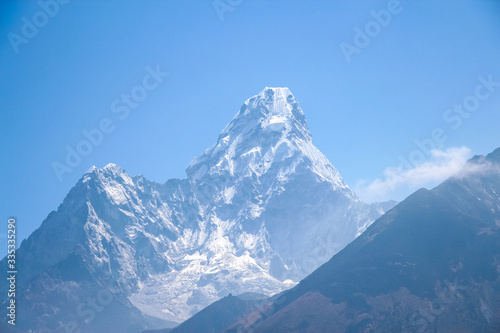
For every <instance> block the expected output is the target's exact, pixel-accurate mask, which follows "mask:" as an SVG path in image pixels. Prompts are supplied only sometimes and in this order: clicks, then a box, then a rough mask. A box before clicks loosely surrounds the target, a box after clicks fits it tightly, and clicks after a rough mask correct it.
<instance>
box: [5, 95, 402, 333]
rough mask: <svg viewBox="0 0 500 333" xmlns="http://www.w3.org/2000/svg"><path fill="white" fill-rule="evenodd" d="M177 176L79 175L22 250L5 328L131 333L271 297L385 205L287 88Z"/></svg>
mask: <svg viewBox="0 0 500 333" xmlns="http://www.w3.org/2000/svg"><path fill="white" fill-rule="evenodd" d="M186 172H187V178H186V179H171V180H169V181H167V182H166V183H164V184H159V183H155V182H152V181H149V180H147V179H145V178H144V177H142V176H133V177H132V176H130V175H128V174H127V173H126V172H125V171H124V170H122V169H121V168H120V167H119V166H117V165H114V164H109V165H107V166H105V167H104V168H102V169H98V168H95V167H93V168H91V169H90V170H89V171H88V172H86V173H85V174H84V175H83V177H82V178H81V179H80V180H79V182H78V183H77V184H76V185H75V186H74V187H73V189H72V190H71V191H70V192H69V193H68V195H67V197H66V198H65V199H64V201H63V203H62V204H61V205H60V206H59V208H58V210H57V211H55V212H51V213H50V214H49V215H48V217H47V218H46V219H45V220H44V221H43V223H42V225H41V226H40V228H38V229H37V230H36V231H35V232H33V234H32V235H31V236H30V237H29V238H28V239H27V240H26V241H24V242H23V243H22V244H21V247H20V249H19V251H18V263H17V265H18V267H22V268H23V269H22V271H21V270H20V272H19V274H18V288H19V290H18V295H17V300H18V312H19V314H21V313H22V320H21V319H20V320H19V322H18V327H19V328H20V329H22V330H26V331H28V330H30V332H66V331H68V330H69V331H75V332H76V331H78V330H81V332H95V333H98V332H140V331H142V330H143V329H146V328H157V327H158V328H160V327H169V326H174V325H176V324H177V323H179V322H181V321H184V320H185V319H187V318H189V317H190V316H192V315H193V314H195V313H196V312H198V311H199V310H201V309H203V308H204V307H206V306H207V305H209V304H211V303H213V302H214V301H217V300H218V299H220V298H222V297H224V296H227V295H228V294H229V293H232V294H242V293H248V292H253V293H260V294H265V295H267V296H270V295H273V294H276V293H278V292H281V291H283V290H285V289H288V288H291V287H293V286H294V285H295V284H296V283H297V282H299V281H300V280H301V279H302V278H304V277H305V276H307V275H308V274H310V273H311V272H312V271H313V270H314V269H316V268H317V267H319V266H320V265H321V264H323V263H324V262H326V261H327V260H328V259H330V258H331V256H332V255H333V254H335V253H336V252H338V251H339V250H341V249H342V248H343V247H344V246H345V245H346V244H348V243H349V242H351V241H352V240H353V239H355V237H356V236H358V235H359V234H361V233H362V232H363V231H364V230H365V229H366V228H367V227H368V226H369V225H370V224H371V223H372V222H373V221H374V220H375V219H376V218H378V217H379V216H380V215H381V214H383V213H384V212H385V211H386V210H388V209H390V208H391V207H392V206H394V204H395V202H387V203H383V204H373V205H368V204H365V203H363V202H361V201H360V200H359V199H358V197H357V196H356V195H355V194H354V193H353V192H352V191H351V190H350V189H349V187H348V186H347V185H346V184H345V183H344V181H343V180H342V178H341V176H340V175H339V173H338V171H337V170H336V169H335V168H334V167H333V166H332V164H331V163H330V162H329V161H328V160H327V158H326V157H325V156H324V155H323V154H322V153H321V152H320V151H319V150H318V149H317V148H316V147H315V146H314V144H313V141H312V136H311V134H310V133H309V130H308V127H307V123H306V120H305V116H304V113H303V112H302V110H301V108H300V106H299V104H298V102H297V101H296V100H295V98H294V96H293V95H292V94H291V92H290V91H289V90H288V89H287V88H266V89H264V90H263V91H262V92H261V93H259V94H258V95H256V96H253V97H252V98H250V99H248V100H247V101H246V102H245V103H244V104H243V106H242V107H241V109H240V111H239V112H238V114H237V115H236V116H235V118H234V119H233V120H232V121H231V122H230V123H229V125H228V126H227V127H226V128H225V129H224V130H223V131H222V132H221V134H220V135H219V138H218V140H217V143H216V144H215V145H214V146H212V147H211V148H209V149H207V150H206V151H205V152H204V153H203V154H201V155H200V156H198V157H196V158H195V159H193V161H192V162H191V164H190V165H189V167H188V168H187V170H186ZM0 267H1V268H2V270H3V272H5V271H7V269H5V268H6V260H5V258H4V260H3V261H2V262H1V265H0ZM3 281H5V279H3ZM1 285H2V286H4V285H5V282H2V284H1ZM4 305H5V303H4ZM5 308H6V307H5V306H3V307H2V309H5ZM2 313H3V314H4V313H5V310H2Z"/></svg>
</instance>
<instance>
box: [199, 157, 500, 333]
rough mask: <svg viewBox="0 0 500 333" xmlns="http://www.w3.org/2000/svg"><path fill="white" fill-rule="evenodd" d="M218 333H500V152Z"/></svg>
mask: <svg viewBox="0 0 500 333" xmlns="http://www.w3.org/2000/svg"><path fill="white" fill-rule="evenodd" d="M191 321H193V322H197V323H198V324H199V325H201V324H202V323H203V320H202V318H197V317H196V316H195V317H193V318H191ZM220 331H224V332H305V331H313V332H332V331H334V332H368V331H369V332H499V331H500V149H497V150H495V151H494V152H493V153H491V154H489V155H488V156H486V157H484V156H476V157H474V158H473V159H472V160H470V161H469V162H468V163H467V164H466V166H465V167H464V169H463V170H462V171H461V172H460V173H458V174H457V175H455V176H453V177H451V178H449V179H448V180H446V181H445V182H443V183H442V184H441V185H439V186H437V187H436V188H434V189H432V190H430V191H429V190H426V189H421V190H419V191H417V192H415V193H414V194H412V195H411V196H410V197H408V198H407V199H406V200H404V201H403V202H401V203H400V204H398V205H397V206H396V207H394V208H393V209H392V210H391V211H389V212H388V213H386V214H385V215H384V216H382V217H381V218H379V219H378V220H377V221H375V223H373V224H372V225H371V226H370V227H369V228H368V229H367V230H366V231H365V232H364V233H363V234H362V235H361V236H360V237H358V238H357V239H356V240H354V241H353V242H352V243H350V244H349V245H348V246H347V247H346V248H345V249H343V250H342V251H341V252H339V253H338V254H337V255H335V256H334V257H333V258H332V259H331V260H329V261H328V262H327V263H325V264H324V265H322V266H321V267H320V268H318V269H317V270H316V271H314V272H313V273H312V274H311V275H309V276H308V277H306V278H305V279H304V280H302V281H301V282H300V283H299V284H298V285H297V286H296V287H294V288H293V289H291V290H289V291H286V292H284V293H283V294H282V295H281V296H280V297H278V298H276V299H275V300H274V301H273V304H272V305H270V306H269V305H268V309H266V310H265V311H262V310H260V311H257V312H253V313H252V314H250V315H248V316H246V317H245V318H243V319H241V320H239V321H238V322H237V323H234V324H233V325H229V326H228V327H227V328H226V329H224V330H220Z"/></svg>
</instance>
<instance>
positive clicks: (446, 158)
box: [355, 147, 470, 202]
mask: <svg viewBox="0 0 500 333" xmlns="http://www.w3.org/2000/svg"><path fill="white" fill-rule="evenodd" d="M469 155H470V149H469V148H467V147H460V148H448V149H446V150H445V151H443V150H433V151H431V156H430V157H429V160H428V161H425V162H423V163H421V164H419V165H417V166H415V167H413V168H412V169H407V168H402V167H401V166H400V167H398V168H397V167H389V168H387V169H385V170H384V176H383V177H381V178H377V179H375V180H373V181H371V182H370V181H366V180H361V181H358V183H357V184H356V188H355V191H356V193H357V194H358V195H359V196H360V197H361V198H362V199H363V200H365V201H367V202H373V201H384V200H388V199H396V200H401V199H403V198H404V197H406V196H407V195H409V194H411V193H412V192H414V191H415V190H417V189H419V188H421V187H427V186H434V185H437V184H438V183H440V182H442V181H444V180H445V179H447V178H448V177H450V176H452V175H453V174H455V173H457V172H459V171H460V170H461V169H462V168H463V166H464V164H465V162H466V161H467V159H468V158H469Z"/></svg>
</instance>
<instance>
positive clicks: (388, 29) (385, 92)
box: [0, 0, 500, 238]
mask: <svg viewBox="0 0 500 333" xmlns="http://www.w3.org/2000/svg"><path fill="white" fill-rule="evenodd" d="M45 2H50V1H49V0H42V3H45ZM231 3H232V5H231ZM219 4H220V6H223V5H221V4H226V6H229V8H230V9H231V10H227V11H225V12H222V13H221V12H219V13H218V12H217V10H216V8H215V7H214V3H213V1H210V0H198V1H185V0H182V1H180V0H175V1H159V0H157V1H131V0H129V1H97V0H94V1H78V0H72V1H69V2H68V3H67V4H64V5H60V6H59V8H58V10H57V13H51V14H52V16H49V15H47V14H44V13H43V12H42V13H40V11H41V10H43V9H42V8H41V7H40V5H39V4H38V3H37V2H35V1H3V2H1V4H0V15H1V20H0V32H1V39H0V64H1V65H0V75H1V81H0V107H1V118H0V126H1V129H0V130H1V135H2V140H1V142H0V145H1V146H0V149H1V152H2V164H1V165H2V170H1V171H2V172H1V184H0V185H1V197H0V200H1V203H2V204H1V214H0V216H1V218H2V221H4V222H2V223H3V224H4V225H5V230H6V226H7V218H8V217H9V216H15V217H16V218H17V219H18V230H19V237H20V238H25V237H27V236H28V235H29V234H30V233H31V232H32V231H33V230H34V229H36V228H37V227H38V226H39V225H40V224H41V222H42V221H43V219H45V218H46V216H47V215H48V213H49V212H50V211H52V210H56V209H57V207H58V205H59V204H60V203H61V202H62V200H63V199H64V197H65V196H66V194H67V193H68V191H69V190H70V189H71V187H73V186H74V184H75V183H76V182H77V181H78V179H79V178H80V177H81V176H82V174H83V173H84V172H85V171H86V170H87V169H89V168H90V167H91V166H92V165H95V166H97V167H103V166H105V165H106V164H107V163H110V162H112V163H116V164H118V165H120V166H121V167H122V168H124V169H125V170H126V171H127V172H128V173H129V174H131V175H137V174H143V175H144V176H146V177H147V178H148V179H151V180H155V181H157V182H164V181H166V180H167V179H170V178H184V177H185V172H184V170H185V168H186V167H187V165H188V164H189V162H190V160H191V159H192V158H193V157H194V156H195V155H197V154H199V153H201V152H202V151H203V150H204V149H206V148H208V147H209V146H211V145H212V144H213V143H215V141H216V139H217V136H218V134H219V132H220V131H221V130H222V129H223V128H224V126H225V125H226V124H227V123H228V122H229V121H230V120H231V119H232V117H233V116H234V115H235V114H236V112H237V111H238V110H239V108H240V106H241V104H242V103H243V102H244V101H245V100H246V99H247V98H249V97H251V96H252V95H254V94H257V93H258V92H260V91H261V90H262V89H263V88H264V87H266V86H286V87H289V88H290V89H291V91H292V92H293V93H294V95H295V97H296V98H297V99H298V101H299V102H300V104H301V106H302V108H303V110H304V112H305V114H306V118H307V121H308V124H309V128H310V130H311V132H312V135H313V137H314V140H315V143H316V145H317V146H318V147H319V149H320V150H321V151H322V152H323V153H324V154H325V155H326V156H327V157H328V158H329V159H330V161H331V162H332V163H333V164H334V165H335V167H336V168H337V169H338V170H339V171H340V173H341V175H342V176H343V177H344V179H345V180H346V182H347V183H348V184H349V185H350V186H351V187H353V188H360V189H361V190H360V191H363V190H362V189H363V188H364V187H366V186H368V185H369V184H371V183H372V182H373V181H375V180H376V179H379V180H380V182H381V183H382V187H383V186H386V185H387V183H386V181H387V179H386V178H387V170H388V168H391V167H397V166H398V165H399V164H400V163H401V162H400V157H404V158H409V156H410V155H411V154H412V153H413V152H414V151H415V150H418V149H419V148H418V147H417V146H416V144H415V142H414V141H415V140H416V139H419V140H423V139H426V138H430V137H431V133H432V131H433V130H435V129H436V128H441V129H442V130H443V133H444V134H443V135H446V137H447V140H446V141H445V142H443V143H442V145H441V146H440V147H439V148H440V149H441V150H442V151H446V149H451V148H454V147H455V148H457V147H467V149H463V150H459V151H458V153H457V152H456V151H455V153H456V154H455V153H453V151H452V152H449V154H448V155H449V156H452V157H449V156H448V155H446V156H448V157H449V159H453V158H454V157H453V156H455V155H459V156H458V159H459V160H460V157H463V155H464V154H465V155H469V156H470V155H472V154H486V153H488V152H490V151H492V150H493V149H495V148H497V147H499V146H500V137H499V124H500V87H495V86H493V87H490V89H491V90H493V91H492V92H491V93H489V95H488V96H487V97H484V96H485V94H486V93H487V92H488V90H487V88H486V87H482V88H480V93H482V95H481V96H482V98H483V99H482V100H480V103H479V105H473V104H472V106H473V107H474V112H471V113H470V115H469V116H467V117H465V116H460V118H459V119H457V118H456V117H457V114H456V113H449V114H447V113H446V110H447V109H449V108H452V107H453V105H454V104H455V103H463V101H464V99H467V98H468V97H470V96H474V94H475V92H476V88H477V87H478V85H480V81H479V80H478V78H479V77H480V76H482V77H483V78H484V79H486V80H487V79H488V76H490V75H491V77H492V80H493V81H496V82H500V61H499V60H500V2H499V1H493V0H491V1H488V0H477V1H476V0H470V1H462V0H446V1H445V0H443V1H431V0H413V1H411V0H401V1H400V2H399V6H396V7H395V6H394V4H392V3H391V1H374V0H370V1H355V0H351V1H314V0H301V1H293V0H287V1H285V0H272V1H269V0H242V1H238V0H220V2H219ZM227 8H228V7H226V9H227ZM50 10H52V11H55V9H54V8H53V7H49V8H48V11H50ZM220 10H223V7H220ZM381 10H386V11H387V10H392V12H393V13H392V14H391V19H390V20H388V19H387V17H384V16H383V15H382V18H381V19H382V20H383V19H385V21H383V22H382V23H383V24H380V23H374V22H375V21H374V20H375V19H374V17H373V15H372V14H371V11H375V12H376V13H380V11H381ZM389 13H390V12H389ZM219 14H220V15H219ZM221 17H222V18H223V20H221ZM23 18H25V19H24V20H23ZM34 21H35V22H36V23H37V24H38V25H40V27H38V28H37V29H38V31H36V32H34V31H33V30H31V31H30V29H29V26H28V25H30V24H32V23H33V22H34ZM26 22H28V25H27V23H26ZM25 25H26V26H25ZM356 27H357V28H359V29H360V30H365V29H368V32H369V34H370V35H371V36H372V37H370V36H368V38H369V44H368V45H364V44H363V42H364V43H365V44H367V41H366V40H364V41H363V40H361V39H362V38H361V39H360V37H359V36H358V40H356V41H355V37H356V34H357V32H356V30H355V29H356ZM35 28H36V26H35ZM370 29H371V30H370ZM23 33H24V35H23ZM13 36H17V37H13ZM26 36H28V37H26ZM21 40H22V42H21ZM356 42H357V43H358V46H359V47H358V48H357V52H358V53H352V54H351V55H350V57H349V58H350V62H348V61H347V58H346V56H345V54H344V52H343V51H342V47H341V45H344V49H345V45H347V44H349V45H351V46H352V47H356ZM342 43H344V44H342ZM16 49H17V52H16ZM350 50H352V49H350ZM344 51H345V50H344ZM157 65H159V68H160V70H161V71H165V72H168V73H169V74H168V77H166V78H163V79H162V80H163V81H162V82H161V83H160V84H158V86H157V87H156V88H154V89H152V90H144V89H143V88H141V87H140V86H142V85H143V79H144V78H145V76H146V75H147V74H148V71H147V69H146V68H147V67H148V66H149V68H150V70H154V69H155V68H156V66H157ZM154 83H155V82H154V81H152V80H149V81H147V82H146V84H147V85H148V87H150V88H152V86H153V85H154ZM138 86H139V88H137V87H138ZM134 89H135V90H134ZM141 89H142V90H141ZM485 89H486V90H485ZM133 90H134V91H135V93H136V97H138V98H139V97H140V98H142V97H144V96H142V95H141V93H144V92H146V93H147V96H146V97H145V98H144V100H142V101H140V103H138V105H137V106H136V107H135V108H134V109H131V108H130V113H129V114H128V116H127V117H124V119H121V118H120V115H122V116H123V114H122V113H121V111H120V112H119V113H114V112H113V110H112V107H111V104H112V103H113V102H114V101H115V100H117V99H118V102H117V103H118V104H116V105H115V110H117V109H116V108H118V107H123V106H124V105H125V104H123V102H121V101H120V98H121V96H122V94H131V92H132V91H133ZM476 100H477V99H476ZM468 101H469V102H470V103H473V102H474V99H473V98H472V99H471V98H469V99H468ZM121 110H122V111H123V109H121ZM446 114H447V115H448V117H451V116H453V117H455V118H453V119H454V120H453V121H452V120H451V118H450V119H449V120H448V121H445V120H444V118H443V116H444V115H446ZM106 118H107V119H109V120H110V121H111V122H112V126H114V127H113V128H114V130H113V131H112V132H111V133H105V134H104V136H103V139H102V142H101V143H100V144H98V145H96V146H93V147H92V152H91V153H90V154H89V155H88V156H84V157H83V158H82V161H81V162H80V163H77V164H78V165H77V166H76V167H74V168H72V170H73V171H72V172H71V173H64V174H63V176H62V181H59V180H58V178H57V177H56V175H55V173H54V171H53V167H52V163H53V162H54V161H58V162H60V163H65V161H64V160H65V157H66V146H70V147H72V148H73V149H75V148H76V147H77V145H78V144H79V143H80V142H81V141H82V140H84V139H85V137H84V135H83V134H82V131H83V130H85V129H86V130H91V129H94V128H97V127H98V126H99V124H100V122H101V121H102V119H106ZM459 121H460V123H458V122H459ZM453 126H454V127H456V128H453ZM454 154H455V155H454ZM417 155H418V154H416V155H414V156H417ZM446 156H445V157H446ZM448 157H446V158H448ZM455 157H456V156H455ZM446 158H445V159H446ZM421 162H423V163H428V164H429V163H430V165H427V166H428V168H427V169H426V170H427V171H428V170H431V172H433V171H432V170H434V171H435V170H436V169H433V165H432V163H434V162H435V161H434V158H433V157H430V156H428V155H426V156H425V159H424V160H422V161H421ZM441 162H442V161H441ZM441 162H440V163H441ZM448 162H449V161H444V162H442V163H445V164H442V165H441V166H440V167H441V169H442V168H443V165H444V166H445V167H446V166H447V164H446V163H448ZM436 163H438V162H436ZM412 167H413V166H412ZM412 167H411V168H412ZM411 168H410V169H411ZM424 169H425V168H424ZM439 170H440V169H439V166H438V171H436V172H438V173H439V172H440V171H439ZM407 171H409V170H406V171H405V170H403V176H404V177H409V178H412V177H413V178H418V177H419V176H418V175H417V176H415V173H414V174H408V172H407ZM420 171H421V170H420ZM427 171H426V172H427ZM441 171H442V170H441ZM384 172H386V174H385V175H384ZM405 172H406V173H405ZM417 173H418V172H417ZM404 177H403V178H404ZM424 179H431V181H430V183H432V180H433V181H434V182H436V179H434V178H433V177H432V176H431V177H428V178H425V177H424ZM363 181H364V182H363ZM422 182H423V181H422V180H421V179H420V180H418V179H417V180H409V181H408V182H407V183H411V184H409V185H408V184H406V183H405V181H403V183H402V184H399V185H397V186H395V187H394V188H393V189H392V190H390V191H388V192H384V193H380V198H379V199H387V198H389V197H392V198H394V199H397V200H401V199H403V198H404V197H405V196H406V195H408V194H410V192H411V191H412V190H413V189H414V187H418V186H421V185H422ZM360 184H361V185H360ZM406 185H408V186H406ZM424 185H425V184H424ZM430 185H432V184H430ZM385 188H386V189H387V186H386V187H385ZM371 194H372V197H370V195H368V194H366V197H367V200H370V199H377V198H373V193H371ZM362 196H363V195H362ZM1 228H3V227H0V234H1V233H2V231H1Z"/></svg>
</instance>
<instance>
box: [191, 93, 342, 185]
mask: <svg viewBox="0 0 500 333" xmlns="http://www.w3.org/2000/svg"><path fill="white" fill-rule="evenodd" d="M298 169H301V170H307V169H308V170H310V171H312V172H313V173H314V174H316V178H317V179H318V180H320V181H329V182H331V183H333V184H334V186H335V187H342V188H346V187H347V186H346V185H345V184H344V182H343V180H342V178H341V177H340V175H339V173H338V172H337V170H336V169H335V168H334V167H333V166H332V165H331V163H330V162H329V161H328V159H327V158H326V157H325V156H324V155H323V154H322V153H321V152H320V151H319V150H318V149H317V148H316V147H315V146H314V145H313V142H312V136H311V134H310V133H309V128H308V126H307V122H306V119H305V116H304V113H303V111H302V109H301V108H300V106H299V103H298V102H297V101H296V99H295V97H294V96H293V95H292V93H291V92H290V90H289V89H288V88H269V87H266V88H265V89H264V90H262V91H261V92H260V93H259V94H257V95H255V96H253V97H251V98H249V99H248V100H246V101H245V103H244V104H243V106H242V107H241V109H240V111H239V112H238V113H237V114H236V116H235V117H234V118H233V120H232V121H231V122H230V123H229V124H228V125H227V126H226V128H224V130H223V131H222V132H221V133H220V135H219V138H218V140H217V143H216V144H215V145H214V146H212V147H211V148H209V149H207V150H206V151H205V152H204V153H203V154H201V155H200V156H198V157H196V158H194V159H193V161H192V162H191V164H190V165H189V167H188V168H187V170H186V172H187V174H188V177H189V178H191V179H200V178H203V177H205V176H207V175H208V176H209V177H214V176H221V175H224V176H229V177H232V178H242V177H251V176H253V175H255V176H257V177H260V176H262V175H263V174H268V172H269V171H270V170H272V177H274V178H277V179H279V180H282V181H285V182H286V181H287V179H289V176H290V175H291V174H294V173H296V171H297V170H298Z"/></svg>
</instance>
